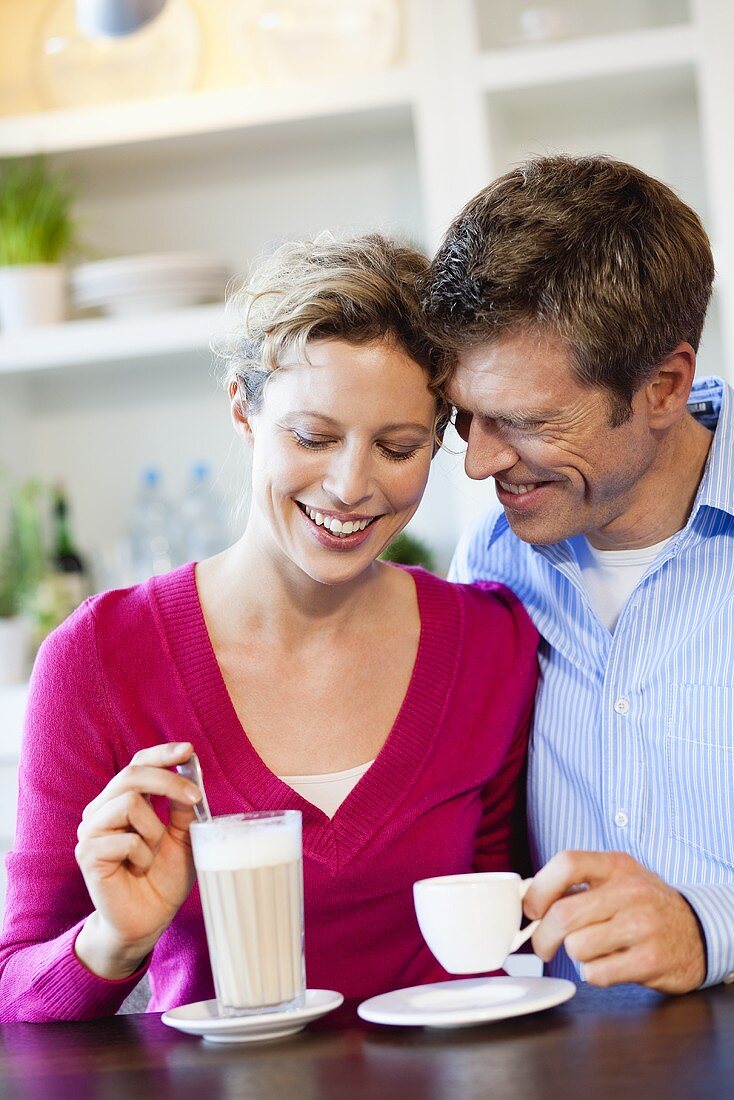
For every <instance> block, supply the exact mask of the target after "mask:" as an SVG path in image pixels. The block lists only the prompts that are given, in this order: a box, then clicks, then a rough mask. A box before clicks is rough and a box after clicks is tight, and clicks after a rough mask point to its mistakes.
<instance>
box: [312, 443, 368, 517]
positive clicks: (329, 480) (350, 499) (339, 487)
mask: <svg viewBox="0 0 734 1100" xmlns="http://www.w3.org/2000/svg"><path fill="white" fill-rule="evenodd" d="M323 486H324V490H325V491H326V492H327V493H328V494H329V496H330V497H332V498H334V499H335V500H338V501H340V502H341V503H342V504H344V505H346V506H347V507H349V508H354V507H356V506H357V505H358V504H362V503H363V502H364V501H365V500H369V498H370V497H371V496H372V491H373V490H372V469H371V463H370V461H369V459H367V458H366V457H365V456H362V455H358V454H355V453H354V452H351V451H344V452H343V453H342V454H341V455H339V456H335V457H334V458H333V460H332V461H331V463H330V464H329V468H328V470H327V471H326V476H325V477H324V481H323Z"/></svg>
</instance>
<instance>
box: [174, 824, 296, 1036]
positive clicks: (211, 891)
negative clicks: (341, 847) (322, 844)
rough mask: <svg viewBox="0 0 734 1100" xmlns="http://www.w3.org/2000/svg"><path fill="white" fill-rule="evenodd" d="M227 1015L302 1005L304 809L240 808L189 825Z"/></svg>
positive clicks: (219, 991) (220, 997) (218, 987)
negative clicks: (239, 811) (248, 811)
mask: <svg viewBox="0 0 734 1100" xmlns="http://www.w3.org/2000/svg"><path fill="white" fill-rule="evenodd" d="M191 840H192V845H193V850H194V863H195V865H196V873H197V878H198V880H199V890H200V892H201V904H202V909H203V911H204V924H205V927H206V938H207V943H208V945H209V957H210V959H211V966H212V974H213V976H214V987H215V989H216V994H217V1001H218V1004H219V1011H220V1013H221V1014H222V1015H230V1016H231V1015H239V1014H243V1013H251V1012H263V1011H266V1010H268V1011H272V1010H275V1009H280V1008H287V1007H291V1006H293V1007H297V1006H299V1005H300V1004H302V1003H303V998H304V994H305V988H306V982H305V967H304V959H303V866H302V857H301V815H300V813H299V812H298V811H297V810H285V811H281V812H277V813H262V814H235V815H233V816H231V817H217V818H214V819H213V820H212V821H210V822H206V823H195V824H193V825H191Z"/></svg>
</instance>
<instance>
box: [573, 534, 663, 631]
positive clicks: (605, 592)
mask: <svg viewBox="0 0 734 1100" xmlns="http://www.w3.org/2000/svg"><path fill="white" fill-rule="evenodd" d="M673 538H675V536H674V535H671V536H670V538H667V539H663V541H662V542H656V543H655V545H654V546H642V547H640V549H638V550H597V549H596V548H595V547H593V546H592V545H591V543H590V542H589V540H588V539H587V538H584V536H583V535H580V536H579V537H578V538H576V539H574V540H573V547H574V551H575V553H576V557H577V559H578V563H579V567H580V569H581V579H582V580H583V582H584V588H585V589H586V594H587V595H588V597H589V603H590V604H591V606H592V607H593V609H594V611H595V612H596V614H597V615H598V616H599V619H600V620H601V622H602V623H603V624H604V626H605V627H606V628H607V630H608V631H609V632H610V633H612V634H613V633H614V628H615V627H616V625H617V620H618V619H619V616H620V615H621V613H622V608H623V607H624V605H625V604H626V603H627V600H628V599H629V597H630V595H631V594H632V591H633V589H634V588H635V587H636V586H637V585H638V584H639V582H640V580H641V579H642V575H643V573H645V572H646V571H647V567H648V566H649V565H651V564H652V562H653V561H654V560H655V558H656V557H657V556H658V554H659V553H660V552H661V551H662V550H663V549H664V548H665V547H666V546H667V545H668V543H669V542H670V541H671V539H673Z"/></svg>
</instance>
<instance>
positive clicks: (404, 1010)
mask: <svg viewBox="0 0 734 1100" xmlns="http://www.w3.org/2000/svg"><path fill="white" fill-rule="evenodd" d="M575 992H576V986H575V985H574V983H573V982H568V981H566V979H565V978H461V979H459V980H458V981H452V982H436V984H435V985H414V986H411V987H410V988H409V989H396V990H394V992H392V993H382V994H381V995H380V996H379V997H370V999H369V1000H368V1001H363V1002H362V1004H361V1005H360V1006H359V1008H358V1009H357V1012H358V1014H359V1015H360V1016H361V1017H362V1019H363V1020H369V1021H370V1022H371V1023H373V1024H394V1025H396V1026H398V1027H472V1026H473V1025H475V1024H486V1023H489V1022H490V1021H491V1020H507V1019H509V1018H510V1017H511V1016H525V1015H527V1014H528V1013H531V1012H541V1011H542V1010H543V1009H544V1008H553V1006H554V1005H560V1004H563V1002H564V1001H568V1000H570V998H571V997H573V995H574V993H575Z"/></svg>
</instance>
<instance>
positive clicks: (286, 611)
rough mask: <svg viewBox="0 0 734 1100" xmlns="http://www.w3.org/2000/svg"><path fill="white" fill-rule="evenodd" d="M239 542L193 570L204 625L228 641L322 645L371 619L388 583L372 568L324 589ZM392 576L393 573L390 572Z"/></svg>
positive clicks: (250, 542)
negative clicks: (245, 637)
mask: <svg viewBox="0 0 734 1100" xmlns="http://www.w3.org/2000/svg"><path fill="white" fill-rule="evenodd" d="M255 543H256V540H254V539H252V538H248V536H247V532H245V534H244V535H243V536H242V538H241V539H240V540H239V541H238V542H236V543H235V544H234V546H232V547H230V549H229V550H225V551H224V553H222V554H218V555H217V556H216V557H215V558H210V559H209V560H208V561H205V562H202V563H201V564H200V565H198V566H197V570H196V581H197V587H198V589H199V596H200V599H201V602H202V606H203V607H204V610H205V615H206V617H207V619H208V620H210V619H213V620H216V622H217V624H218V627H219V630H220V631H223V632H224V633H225V634H226V635H227V636H229V637H236V636H237V635H242V634H252V633H253V632H256V633H258V634H260V635H261V636H262V635H265V636H267V637H269V638H271V639H272V640H273V641H276V640H277V641H278V642H279V644H281V645H290V644H292V645H303V643H304V642H305V641H307V640H308V638H309V636H310V635H311V634H312V633H318V636H319V638H320V640H321V641H322V642H323V641H325V640H326V639H327V638H328V639H334V638H338V637H339V635H340V634H341V633H342V632H343V631H344V630H345V629H346V628H347V627H350V628H351V629H352V630H353V628H354V622H355V617H356V616H363V617H365V618H371V617H372V616H373V615H374V614H375V611H376V605H379V602H380V601H379V600H378V599H377V600H376V595H378V594H379V593H380V592H382V591H383V589H384V588H385V587H386V586H387V584H388V583H389V580H390V578H389V576H388V575H387V572H388V569H389V567H387V566H385V565H383V564H381V563H380V562H373V563H372V564H371V565H370V567H369V568H368V569H366V570H365V571H364V572H363V573H361V574H360V575H359V576H358V577H355V578H354V579H353V580H350V581H347V582H345V583H343V584H333V585H330V584H323V583H321V582H319V581H315V580H313V578H311V577H309V576H308V575H307V574H306V573H304V572H303V571H302V570H299V569H298V568H297V567H296V566H294V565H293V563H292V562H290V561H288V559H285V558H280V557H279V556H278V555H277V553H272V552H271V551H270V550H268V551H263V549H262V548H261V545H256V544H255ZM389 572H390V573H392V570H389Z"/></svg>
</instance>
